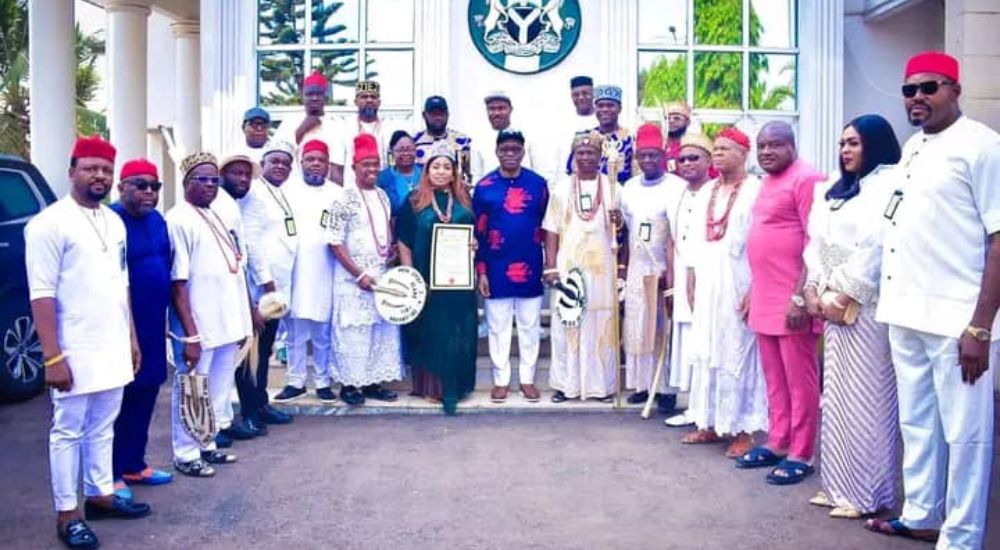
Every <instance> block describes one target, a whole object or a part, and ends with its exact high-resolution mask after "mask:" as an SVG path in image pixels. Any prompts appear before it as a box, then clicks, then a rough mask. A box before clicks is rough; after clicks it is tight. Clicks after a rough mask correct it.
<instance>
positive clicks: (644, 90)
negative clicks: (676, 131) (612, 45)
mask: <svg viewBox="0 0 1000 550" xmlns="http://www.w3.org/2000/svg"><path fill="white" fill-rule="evenodd" d="M638 84H639V89H638V97H639V105H640V106H642V107H658V106H660V105H662V104H664V103H667V102H670V101H676V100H682V101H683V100H687V54H685V53H683V52H648V51H647V52H642V51H641V52H639V83H638Z"/></svg>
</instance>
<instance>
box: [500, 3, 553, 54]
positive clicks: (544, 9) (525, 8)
mask: <svg viewBox="0 0 1000 550" xmlns="http://www.w3.org/2000/svg"><path fill="white" fill-rule="evenodd" d="M488 2H489V5H490V11H489V13H487V14H486V18H485V19H484V20H483V38H488V37H489V35H490V33H492V32H493V31H496V30H506V31H508V32H510V34H511V35H512V36H511V38H515V39H516V42H517V43H519V44H521V45H525V44H528V43H529V42H531V41H532V40H533V39H534V38H536V37H538V36H539V35H541V34H548V33H552V34H554V35H555V38H556V39H557V40H561V39H562V31H563V28H564V27H565V25H566V23H565V22H564V21H563V19H562V16H561V15H560V13H559V8H561V7H562V3H563V0H548V1H546V0H506V1H504V0H488ZM536 23H537V24H538V25H539V27H540V28H538V27H536V28H535V30H536V32H534V33H532V32H531V31H532V30H533V27H532V26H533V25H534V24H536ZM515 30H516V33H515V32H512V31H515ZM514 34H516V35H517V36H516V37H515V36H513V35H514ZM532 34H534V36H532Z"/></svg>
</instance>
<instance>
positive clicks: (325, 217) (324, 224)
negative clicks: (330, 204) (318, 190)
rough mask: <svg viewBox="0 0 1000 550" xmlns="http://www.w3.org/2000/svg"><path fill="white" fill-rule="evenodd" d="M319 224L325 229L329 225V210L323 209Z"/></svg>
mask: <svg viewBox="0 0 1000 550" xmlns="http://www.w3.org/2000/svg"><path fill="white" fill-rule="evenodd" d="M319 226H320V227H322V228H324V229H326V228H327V227H330V211H329V210H324V211H323V215H322V216H320V218H319Z"/></svg>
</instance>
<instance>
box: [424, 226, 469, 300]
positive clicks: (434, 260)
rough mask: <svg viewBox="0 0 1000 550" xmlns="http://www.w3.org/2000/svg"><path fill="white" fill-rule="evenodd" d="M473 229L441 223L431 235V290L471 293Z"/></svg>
mask: <svg viewBox="0 0 1000 550" xmlns="http://www.w3.org/2000/svg"><path fill="white" fill-rule="evenodd" d="M472 230H473V226H472V225H467V224H457V223H439V224H437V225H435V226H434V232H433V234H432V235H431V281H430V283H431V290H472V289H474V288H475V284H476V279H475V277H474V276H473V273H474V271H473V267H472V264H473V251H472V247H471V246H469V245H470V244H471V243H472V240H473V238H474V235H473V232H472Z"/></svg>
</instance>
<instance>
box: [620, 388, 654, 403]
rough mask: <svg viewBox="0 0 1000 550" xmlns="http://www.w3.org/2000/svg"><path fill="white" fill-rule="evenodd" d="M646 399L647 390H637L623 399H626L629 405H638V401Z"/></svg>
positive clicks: (647, 396) (647, 395) (642, 401)
mask: <svg viewBox="0 0 1000 550" xmlns="http://www.w3.org/2000/svg"><path fill="white" fill-rule="evenodd" d="M647 399H649V392H648V391H637V392H635V393H633V394H632V395H630V396H628V399H626V400H625V401H628V403H629V405H638V404H639V403H645V402H646V400H647Z"/></svg>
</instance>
